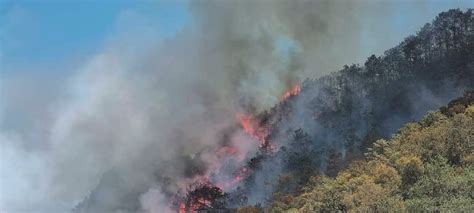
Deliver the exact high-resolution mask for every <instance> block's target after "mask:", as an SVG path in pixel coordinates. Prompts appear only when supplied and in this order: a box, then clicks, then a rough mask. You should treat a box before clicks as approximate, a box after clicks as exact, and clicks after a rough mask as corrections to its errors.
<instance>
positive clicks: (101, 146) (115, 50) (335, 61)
mask: <svg viewBox="0 0 474 213" xmlns="http://www.w3.org/2000/svg"><path fill="white" fill-rule="evenodd" d="M410 5H411V4H410ZM413 6H415V7H424V6H423V4H418V3H416V4H414V5H413ZM450 6H451V5H450ZM392 9H393V5H392V3H389V4H386V2H384V1H381V2H364V1H354V2H349V1H283V0H282V1H266V0H262V1H210V0H206V1H195V2H190V4H189V10H190V11H191V14H192V17H193V20H192V23H191V24H190V25H189V26H186V27H185V28H184V29H182V30H181V31H180V32H178V33H177V34H176V35H175V36H174V37H171V38H167V39H165V40H163V41H160V42H149V40H147V39H145V40H144V41H140V38H141V37H140V35H132V36H130V35H128V36H124V37H125V38H116V39H111V41H109V42H108V43H107V44H106V47H105V48H104V50H103V51H102V52H100V53H98V54H97V55H95V56H93V57H91V58H90V60H89V61H88V62H87V63H85V64H84V65H83V66H81V68H80V69H78V70H77V71H76V72H74V75H73V76H68V77H67V78H66V79H62V78H61V79H54V78H53V80H51V79H41V78H39V77H37V76H13V77H11V76H10V77H2V78H1V82H0V83H1V85H0V86H1V96H0V98H1V102H0V103H1V105H0V122H1V123H0V142H1V145H2V148H1V152H2V153H1V156H2V157H1V174H0V175H1V176H0V179H1V195H0V210H4V211H6V212H20V211H22V212H58V211H67V210H69V209H71V208H72V207H73V206H75V205H76V204H78V203H80V204H79V211H81V210H84V211H90V212H112V211H122V212H127V211H131V212H133V211H138V210H141V211H145V212H162V211H164V210H165V209H167V208H169V203H168V202H169V197H168V196H169V195H168V194H167V192H170V191H178V190H180V189H182V188H183V187H186V184H187V183H190V182H192V181H193V178H194V177H193V175H192V174H210V172H211V171H212V170H213V169H216V168H217V169H220V166H221V163H220V162H219V161H220V160H222V158H219V157H216V156H214V155H215V150H216V148H217V147H221V146H223V145H225V144H226V143H227V144H232V145H233V146H235V147H237V149H238V151H239V152H238V153H243V155H244V156H243V158H245V154H247V153H250V154H251V153H253V152H255V151H256V149H257V147H258V144H257V143H256V142H255V141H254V140H253V139H252V138H250V137H249V136H248V135H247V134H246V133H245V132H244V131H243V130H241V129H239V128H236V127H238V122H237V119H236V115H237V114H238V113H254V112H259V111H262V110H264V109H267V108H269V107H271V106H273V105H274V104H275V103H277V102H278V100H279V98H280V96H281V95H282V94H283V92H284V91H285V90H286V89H287V88H289V87H291V86H293V85H294V84H296V83H298V82H300V81H301V80H302V79H304V78H306V77H318V76H321V75H323V74H326V73H329V72H330V71H334V70H336V69H337V68H338V67H341V66H342V65H343V64H346V63H350V62H354V61H361V59H362V58H365V57H366V56H367V55H368V54H369V53H373V52H375V53H376V52H378V51H381V50H383V49H385V48H386V47H389V46H391V45H393V44H391V43H387V44H385V43H384V41H385V40H386V39H388V38H387V36H386V35H390V34H391V33H394V36H393V37H394V38H393V40H395V39H396V40H399V39H400V37H398V36H400V34H399V33H398V32H396V33H395V31H397V30H396V28H394V27H393V26H391V25H390V22H389V21H387V23H380V22H378V21H377V20H381V19H383V17H384V16H385V14H387V13H389V12H394V11H393V10H392ZM436 12H438V11H436ZM429 18H432V14H429ZM425 21H427V20H422V21H421V22H425ZM372 25H373V26H372ZM415 27H418V25H416V26H415ZM379 32H384V34H383V35H380V36H378V37H377V36H374V34H375V33H379ZM386 32H390V33H386ZM369 38H370V39H369ZM374 43H375V44H374ZM381 43H384V44H383V45H382V44H381ZM379 44H380V45H379ZM385 45H386V46H385ZM50 81H53V82H50ZM30 83H31V84H30ZM46 85H52V86H50V87H46ZM229 129H230V130H229ZM228 132H230V133H228ZM239 158H240V156H239ZM164 177H166V178H165V179H163V178H164ZM217 178H219V177H217ZM164 188H167V189H166V190H164ZM81 201H82V202H81Z"/></svg>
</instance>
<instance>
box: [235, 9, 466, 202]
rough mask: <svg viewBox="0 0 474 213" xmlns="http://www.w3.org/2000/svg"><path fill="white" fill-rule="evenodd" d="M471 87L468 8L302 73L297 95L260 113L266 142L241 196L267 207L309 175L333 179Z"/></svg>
mask: <svg viewBox="0 0 474 213" xmlns="http://www.w3.org/2000/svg"><path fill="white" fill-rule="evenodd" d="M473 87H474V13H473V10H472V9H470V10H467V11H464V12H463V11H461V10H457V9H453V10H450V11H447V12H443V13H440V14H439V15H438V16H437V17H436V18H435V19H434V21H433V22H432V23H429V24H426V25H425V26H423V27H422V28H421V29H420V31H419V32H417V33H416V35H413V36H409V37H407V38H406V39H405V40H404V41H403V42H401V43H400V44H399V45H398V46H396V47H394V48H392V49H389V50H387V51H386V52H385V54H384V55H382V56H375V55H372V56H370V57H369V58H368V59H367V61H366V62H365V63H364V65H363V66H362V65H357V64H354V65H350V66H348V65H346V66H344V69H342V70H341V71H339V72H335V73H333V74H331V75H328V76H325V77H322V78H320V79H308V80H306V81H304V82H303V83H302V84H301V92H300V93H299V94H298V95H295V96H291V97H289V98H288V99H287V100H285V101H283V102H282V103H280V104H279V105H277V106H275V107H274V108H273V109H271V110H270V111H268V112H265V113H262V114H261V115H260V116H259V119H260V125H261V126H262V127H264V129H268V130H267V131H268V132H269V134H268V135H266V138H265V141H268V142H269V143H270V144H271V145H269V147H263V148H262V150H261V151H260V153H259V154H257V156H256V157H255V158H253V159H251V160H250V161H249V166H250V167H251V168H252V169H254V170H255V172H254V173H252V174H251V175H249V177H248V178H246V180H245V186H244V187H243V192H242V194H244V195H245V198H246V199H247V200H248V201H249V203H261V204H263V205H264V206H265V205H266V204H265V203H268V202H267V200H268V199H271V197H272V196H273V195H274V194H275V192H283V194H295V193H296V194H297V193H299V192H301V189H302V186H303V185H304V183H306V182H307V181H308V180H309V179H310V177H311V176H314V175H320V174H325V175H327V176H329V177H335V176H336V175H337V174H338V172H339V171H340V170H341V169H344V168H346V167H347V166H348V164H349V163H350V162H352V161H354V160H360V159H362V158H363V157H364V156H363V154H364V153H365V152H367V148H368V147H371V146H372V144H373V143H374V142H375V141H377V140H378V139H382V138H389V137H390V136H391V135H392V134H394V133H396V131H397V129H399V128H400V127H401V126H402V125H403V124H405V123H408V122H412V121H416V120H419V119H421V118H422V116H423V115H424V114H425V113H426V112H428V111H429V110H433V109H437V108H439V107H440V106H442V105H445V104H446V103H448V102H449V100H452V99H453V98H455V97H458V96H460V95H462V93H463V91H464V90H466V89H469V88H473ZM466 128H468V127H466ZM394 140H395V139H394ZM272 147H273V148H274V147H277V148H278V151H276V152H274V151H271V150H270V151H269V149H272V150H273V148H272ZM441 161H443V160H440V162H441ZM426 162H428V161H426ZM430 162H431V161H430ZM329 180H330V179H324V178H323V179H321V178H319V179H318V181H323V182H325V181H329ZM313 181H314V180H313ZM331 183H335V182H331ZM321 190H323V189H321ZM404 193H405V192H404ZM406 193H408V192H406ZM390 202H391V201H390ZM394 202H395V201H394ZM413 202H415V201H413ZM413 205H415V204H413ZM344 208H346V207H344Z"/></svg>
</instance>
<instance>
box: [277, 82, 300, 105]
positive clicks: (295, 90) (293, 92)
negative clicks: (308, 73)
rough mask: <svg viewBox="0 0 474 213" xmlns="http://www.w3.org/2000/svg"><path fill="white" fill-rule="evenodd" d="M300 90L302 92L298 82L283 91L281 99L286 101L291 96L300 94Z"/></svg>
mask: <svg viewBox="0 0 474 213" xmlns="http://www.w3.org/2000/svg"><path fill="white" fill-rule="evenodd" d="M300 92H301V87H300V85H299V84H296V85H295V86H293V87H292V88H290V89H289V90H287V91H286V92H285V93H283V96H282V97H281V99H280V100H282V101H284V100H286V99H288V98H289V97H291V96H295V95H298V94H300Z"/></svg>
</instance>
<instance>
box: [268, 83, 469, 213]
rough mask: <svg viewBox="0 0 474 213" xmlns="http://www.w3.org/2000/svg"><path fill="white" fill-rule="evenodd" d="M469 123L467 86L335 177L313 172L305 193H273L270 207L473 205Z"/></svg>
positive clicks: (442, 208) (462, 208) (354, 209)
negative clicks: (274, 197)
mask: <svg viewBox="0 0 474 213" xmlns="http://www.w3.org/2000/svg"><path fill="white" fill-rule="evenodd" d="M462 101H464V103H461V104H460V103H459V102H462ZM446 112H449V113H446ZM473 127H474V91H471V92H466V93H465V95H464V97H463V98H461V99H458V100H456V101H453V102H451V104H450V105H449V107H447V108H446V107H444V108H443V109H442V110H441V112H440V111H436V112H430V113H428V114H427V115H426V116H425V117H424V118H423V119H422V120H421V121H420V122H417V123H409V124H406V125H404V126H403V127H402V128H401V129H400V132H399V133H397V134H396V135H394V136H393V137H392V138H391V139H390V140H383V139H382V140H379V141H377V142H376V143H375V144H374V145H373V146H372V148H370V149H369V152H368V153H367V154H366V155H367V157H366V158H365V159H364V160H360V161H356V162H353V163H352V164H351V165H350V166H349V168H347V169H345V170H343V171H341V172H339V174H338V175H337V176H336V177H335V178H334V179H332V178H328V177H326V176H316V177H312V178H311V180H310V181H309V182H308V184H306V186H305V191H304V193H302V194H300V195H298V196H296V197H292V196H279V197H276V199H277V200H276V201H275V202H274V203H273V204H272V211H275V212H279V211H283V210H289V211H291V210H293V211H297V212H315V211H318V212H320V211H349V212H367V211H371V212H378V211H382V212H384V211H392V210H394V209H397V210H408V211H453V210H455V211H473V210H474V205H473V203H474V197H473V196H472V192H473V191H474V141H473V138H474V128H473Z"/></svg>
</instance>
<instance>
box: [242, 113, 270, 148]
mask: <svg viewBox="0 0 474 213" xmlns="http://www.w3.org/2000/svg"><path fill="white" fill-rule="evenodd" d="M237 119H239V121H240V125H241V126H242V128H243V129H244V131H245V132H246V133H247V134H249V135H250V136H252V137H253V138H255V139H256V140H258V141H259V142H260V144H261V145H264V144H266V141H265V138H266V137H267V135H268V129H267V128H265V127H264V126H262V125H260V123H259V122H258V121H257V120H256V119H255V118H254V116H252V115H243V114H237Z"/></svg>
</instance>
